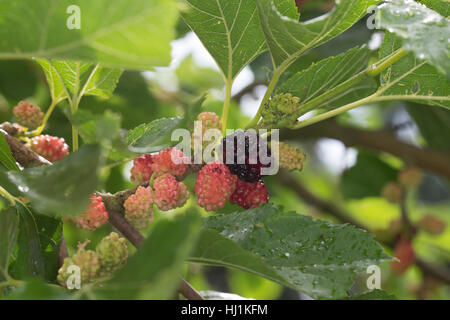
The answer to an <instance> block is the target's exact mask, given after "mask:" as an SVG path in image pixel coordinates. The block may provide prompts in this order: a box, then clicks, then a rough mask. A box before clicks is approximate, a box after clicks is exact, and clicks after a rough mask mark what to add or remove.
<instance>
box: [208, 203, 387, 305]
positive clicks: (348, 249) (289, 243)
mask: <svg viewBox="0 0 450 320" xmlns="http://www.w3.org/2000/svg"><path fill="white" fill-rule="evenodd" d="M205 228H209V229H213V230H215V231H217V232H220V234H221V235H222V236H224V237H226V238H228V239H231V240H233V241H234V242H236V243H237V244H239V245H240V246H241V247H242V248H243V249H245V250H247V251H248V252H251V253H252V254H254V255H257V256H259V257H261V258H262V259H263V260H264V262H265V263H266V265H269V266H270V267H271V268H272V269H273V270H274V271H275V272H276V274H277V275H278V278H282V279H283V281H280V283H281V284H288V285H289V286H290V287H292V288H294V289H296V290H299V291H302V292H304V293H306V294H308V295H309V296H311V297H313V298H342V297H344V296H346V292H347V290H348V289H349V288H350V286H351V285H352V284H353V282H354V277H355V275H356V274H357V273H358V272H362V271H365V270H366V267H367V266H369V265H371V264H378V263H379V262H380V261H383V260H387V259H389V257H388V256H387V255H386V254H385V253H384V252H383V249H382V247H381V246H380V245H379V244H378V243H377V242H375V241H374V240H373V236H372V235H371V234H368V233H367V232H365V231H363V230H358V229H356V228H355V227H353V226H350V225H333V224H331V223H329V222H326V221H321V220H313V219H312V217H309V216H302V215H299V214H297V213H295V212H282V211H281V210H280V209H279V208H278V207H276V206H273V205H270V204H267V205H263V206H261V207H258V208H255V209H251V210H247V211H244V212H235V213H230V214H224V215H215V216H211V217H209V218H208V219H207V221H206V223H205ZM212 247H213V246H212ZM219 248H220V246H218V247H216V248H215V249H214V250H209V251H206V253H203V257H207V256H208V252H209V254H211V255H213V256H214V257H218V256H219V255H220V252H218V249H219ZM228 253H229V252H228ZM238 254H239V252H238ZM225 257H226V258H228V257H227V256H226V255H225ZM215 260H217V258H216V259H215ZM236 260H237V259H236ZM246 261H248V260H247V259H242V263H243V265H241V266H242V269H244V268H247V267H248V266H246V265H245V262H246ZM253 261H254V260H253ZM237 263H239V261H237ZM218 264H221V263H218ZM224 265H226V264H225V263H224ZM247 270H248V271H250V272H252V270H251V267H250V268H247ZM261 275H262V276H265V274H261ZM269 279H272V280H275V281H277V279H274V278H273V277H269Z"/></svg>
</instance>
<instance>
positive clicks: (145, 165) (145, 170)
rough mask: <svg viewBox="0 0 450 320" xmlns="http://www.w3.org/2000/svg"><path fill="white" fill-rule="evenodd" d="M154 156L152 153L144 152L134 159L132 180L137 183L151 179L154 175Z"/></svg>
mask: <svg viewBox="0 0 450 320" xmlns="http://www.w3.org/2000/svg"><path fill="white" fill-rule="evenodd" d="M152 163H153V158H152V156H151V155H150V154H143V155H142V156H139V157H137V158H136V159H134V160H133V167H132V168H131V181H133V183H135V184H141V183H145V182H148V181H150V178H151V176H152V173H153V170H152Z"/></svg>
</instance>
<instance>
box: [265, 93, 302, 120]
mask: <svg viewBox="0 0 450 320" xmlns="http://www.w3.org/2000/svg"><path fill="white" fill-rule="evenodd" d="M299 107H300V98H298V97H294V96H293V95H292V94H290V93H283V94H277V95H274V96H273V97H272V99H270V100H269V101H268V102H267V103H266V104H265V106H264V108H263V111H262V117H263V120H264V123H267V124H275V123H278V122H280V121H281V120H285V118H286V116H291V115H292V113H294V112H295V111H297V110H298V109H299Z"/></svg>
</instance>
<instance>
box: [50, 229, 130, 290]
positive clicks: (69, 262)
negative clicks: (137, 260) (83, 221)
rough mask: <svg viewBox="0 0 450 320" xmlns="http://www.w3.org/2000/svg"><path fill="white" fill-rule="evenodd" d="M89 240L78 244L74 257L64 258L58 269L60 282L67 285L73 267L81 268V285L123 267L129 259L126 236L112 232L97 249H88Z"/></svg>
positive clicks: (72, 272)
mask: <svg viewBox="0 0 450 320" xmlns="http://www.w3.org/2000/svg"><path fill="white" fill-rule="evenodd" d="M88 243H89V240H87V241H86V242H84V243H82V244H79V245H78V250H77V252H76V253H75V254H74V255H73V256H72V257H67V258H65V259H64V263H63V265H62V266H61V268H60V269H59V270H58V276H57V280H58V282H59V283H60V284H61V285H62V286H64V287H67V281H68V279H69V277H70V276H71V275H73V274H74V269H73V267H74V266H75V267H78V268H79V270H80V281H81V283H80V285H83V284H86V283H90V282H93V281H95V280H97V279H98V278H99V277H105V276H109V275H111V274H112V273H113V272H115V271H117V270H118V269H120V268H122V267H123V266H124V265H125V263H126V261H127V259H128V245H127V243H126V240H125V238H121V237H120V236H119V235H118V234H117V233H115V232H111V233H110V234H109V235H108V236H107V237H105V238H103V239H102V240H101V241H100V242H99V244H98V245H97V247H96V250H95V251H94V250H86V248H85V247H86V245H87V244H88Z"/></svg>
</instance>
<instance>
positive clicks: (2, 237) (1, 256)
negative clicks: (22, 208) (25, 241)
mask: <svg viewBox="0 0 450 320" xmlns="http://www.w3.org/2000/svg"><path fill="white" fill-rule="evenodd" d="M18 226H19V215H18V214H17V210H16V208H15V207H13V206H10V207H6V208H3V209H2V210H0V280H2V279H5V278H6V275H7V274H8V264H9V258H10V257H11V254H12V252H13V250H14V247H15V245H16V240H17V232H18Z"/></svg>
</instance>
